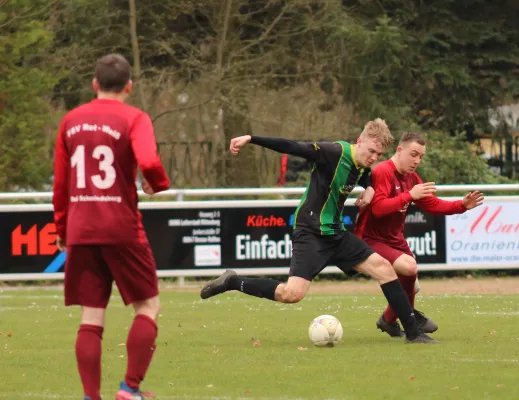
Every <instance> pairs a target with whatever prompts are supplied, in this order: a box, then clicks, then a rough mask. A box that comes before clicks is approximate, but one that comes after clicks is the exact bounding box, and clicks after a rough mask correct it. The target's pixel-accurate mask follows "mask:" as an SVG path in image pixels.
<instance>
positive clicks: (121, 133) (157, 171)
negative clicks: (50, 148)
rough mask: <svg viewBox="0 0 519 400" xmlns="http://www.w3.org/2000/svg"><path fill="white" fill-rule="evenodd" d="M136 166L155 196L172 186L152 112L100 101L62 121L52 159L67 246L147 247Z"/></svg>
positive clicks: (55, 202) (58, 214)
mask: <svg viewBox="0 0 519 400" xmlns="http://www.w3.org/2000/svg"><path fill="white" fill-rule="evenodd" d="M137 166H139V168H140V169H141V171H142V174H143V176H144V178H145V179H146V180H147V181H148V183H149V184H150V186H151V187H152V188H153V190H154V191H155V192H158V191H162V190H166V189H168V188H169V179H168V177H167V175H166V172H165V170H164V167H163V165H162V163H161V161H160V158H159V156H158V155H157V145H156V143H155V134H154V131H153V125H152V122H151V119H150V117H149V116H148V114H146V113H144V112H143V111H141V110H139V109H137V108H135V107H132V106H130V105H127V104H124V103H123V102H120V101H118V100H107V99H96V100H93V101H91V102H89V103H86V104H84V105H82V106H79V107H77V108H75V109H74V110H72V111H70V112H69V113H68V114H67V115H65V117H64V118H63V120H62V121H61V125H60V128H59V132H58V137H57V140H56V151H55V155H54V190H53V198H52V203H53V205H54V221H55V223H56V229H57V232H58V235H59V236H60V237H61V238H63V239H64V240H65V243H66V244H67V245H77V244H124V243H136V242H137V243H147V239H146V235H145V233H144V228H143V226H142V222H141V220H142V216H141V213H140V212H139V210H138V208H137V201H138V197H137V188H136V186H135V180H136V178H137Z"/></svg>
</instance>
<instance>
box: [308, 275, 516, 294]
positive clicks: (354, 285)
mask: <svg viewBox="0 0 519 400" xmlns="http://www.w3.org/2000/svg"><path fill="white" fill-rule="evenodd" d="M420 287H421V294H424V295H427V294H430V295H442V294H519V278H478V279H467V278H452V279H422V280H420ZM310 293H330V294H332V293H333V294H343V293H344V294H346V293H349V294H379V293H380V288H379V286H378V285H377V284H376V283H375V282H374V281H364V282H362V281H360V282H343V283H332V282H320V283H317V284H313V285H312V286H311V287H310Z"/></svg>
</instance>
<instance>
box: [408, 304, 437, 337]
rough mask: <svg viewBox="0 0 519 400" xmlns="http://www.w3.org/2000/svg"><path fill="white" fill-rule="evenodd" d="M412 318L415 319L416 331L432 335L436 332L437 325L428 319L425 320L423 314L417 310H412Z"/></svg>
mask: <svg viewBox="0 0 519 400" xmlns="http://www.w3.org/2000/svg"><path fill="white" fill-rule="evenodd" d="M413 312H414V316H415V318H416V324H417V325H418V329H420V330H421V331H422V332H424V333H434V332H436V331H437V330H438V325H436V323H435V322H434V321H433V320H432V319H430V318H427V317H426V316H425V315H424V313H423V312H420V311H418V310H413Z"/></svg>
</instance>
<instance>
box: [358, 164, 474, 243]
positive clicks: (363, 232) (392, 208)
mask: <svg viewBox="0 0 519 400" xmlns="http://www.w3.org/2000/svg"><path fill="white" fill-rule="evenodd" d="M419 183H422V180H421V179H420V177H419V176H418V174H417V173H416V172H413V173H410V174H404V175H402V174H401V173H399V172H398V171H397V169H396V166H395V164H394V163H393V161H392V160H387V161H383V162H381V163H379V164H378V165H377V166H376V167H375V168H374V169H373V172H372V175H371V184H372V187H373V189H374V190H375V196H374V197H373V200H372V201H371V204H370V205H369V206H368V207H366V208H365V209H363V210H362V211H361V213H360V214H359V217H358V219H357V223H356V226H355V233H356V234H357V235H358V236H359V237H361V238H363V239H365V240H367V241H368V242H369V241H375V242H384V243H386V244H387V245H389V246H391V247H395V248H404V249H405V248H407V242H406V240H405V237H404V222H405V217H406V214H407V209H408V208H409V204H411V202H414V203H415V204H416V205H417V206H418V208H420V209H422V210H423V211H426V212H429V213H431V214H441V215H450V214H461V213H463V212H465V211H466V209H465V207H464V206H463V202H462V201H461V200H457V201H445V200H440V199H438V198H437V197H436V196H434V195H433V196H429V197H425V198H423V199H421V200H413V198H412V196H411V194H410V193H409V191H410V190H411V189H412V188H413V186H414V185H417V184H419Z"/></svg>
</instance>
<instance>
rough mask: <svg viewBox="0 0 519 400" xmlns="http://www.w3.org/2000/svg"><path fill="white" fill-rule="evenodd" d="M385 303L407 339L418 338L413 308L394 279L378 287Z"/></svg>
mask: <svg viewBox="0 0 519 400" xmlns="http://www.w3.org/2000/svg"><path fill="white" fill-rule="evenodd" d="M380 288H381V289H382V292H384V296H386V299H387V302H388V303H389V305H390V306H391V307H392V308H393V310H395V312H396V315H398V319H400V322H401V323H402V325H403V326H404V330H405V334H406V336H407V337H408V338H409V339H414V338H415V337H416V336H418V334H419V331H418V326H417V325H416V318H415V316H414V313H413V308H412V307H411V303H410V302H409V298H408V297H407V294H406V293H405V292H404V289H403V288H402V285H401V284H400V282H399V281H398V279H395V280H394V281H391V282H387V283H384V284H383V285H380Z"/></svg>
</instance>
